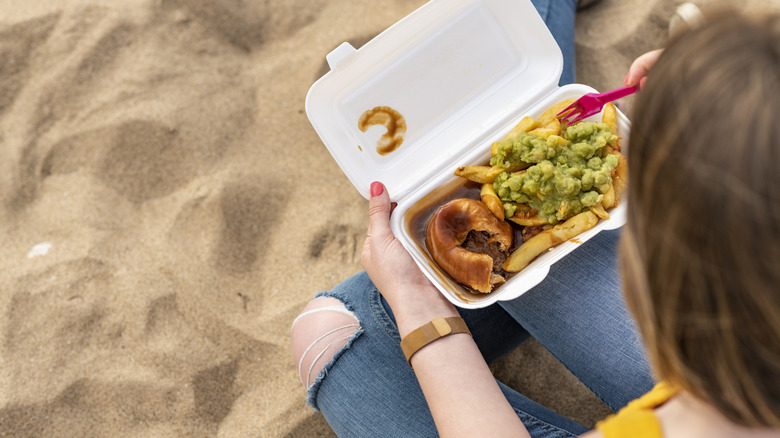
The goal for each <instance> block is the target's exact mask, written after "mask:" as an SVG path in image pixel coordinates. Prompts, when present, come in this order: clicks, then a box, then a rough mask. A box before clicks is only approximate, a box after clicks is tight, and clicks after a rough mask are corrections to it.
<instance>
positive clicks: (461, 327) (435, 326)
mask: <svg viewBox="0 0 780 438" xmlns="http://www.w3.org/2000/svg"><path fill="white" fill-rule="evenodd" d="M455 333H468V334H469V335H471V332H470V331H469V328H468V327H467V326H466V321H464V320H463V318H461V317H460V316H451V317H449V318H443V317H438V318H434V319H433V320H431V321H429V322H428V323H426V324H423V325H422V326H420V327H418V328H416V329H414V330H413V331H412V332H411V333H409V334H408V335H406V336H404V338H403V339H402V340H401V350H402V351H403V352H404V356H406V361H407V362H408V363H409V366H412V362H411V360H412V356H413V355H414V354H415V353H417V352H418V351H419V350H420V349H421V348H423V347H425V346H426V345H428V344H430V343H431V342H433V341H435V340H437V339H440V338H443V337H445V336H449V335H452V334H455Z"/></svg>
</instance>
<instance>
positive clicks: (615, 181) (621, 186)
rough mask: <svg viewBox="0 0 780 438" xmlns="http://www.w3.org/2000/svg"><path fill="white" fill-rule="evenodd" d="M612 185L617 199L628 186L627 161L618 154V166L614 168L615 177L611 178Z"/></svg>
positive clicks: (623, 156)
mask: <svg viewBox="0 0 780 438" xmlns="http://www.w3.org/2000/svg"><path fill="white" fill-rule="evenodd" d="M612 185H613V186H614V187H615V193H616V197H617V198H618V199H619V198H620V194H621V193H623V190H625V189H626V186H627V185H628V160H627V159H626V156H625V155H623V154H621V153H618V165H617V167H616V168H615V176H614V177H613V178H612Z"/></svg>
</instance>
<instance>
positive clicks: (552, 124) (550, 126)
mask: <svg viewBox="0 0 780 438" xmlns="http://www.w3.org/2000/svg"><path fill="white" fill-rule="evenodd" d="M543 128H544V129H553V130H555V131H556V134H560V132H561V121H560V120H558V119H552V121H551V122H550V123H548V124H546V125H544V126H543Z"/></svg>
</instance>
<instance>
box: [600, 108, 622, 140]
mask: <svg viewBox="0 0 780 438" xmlns="http://www.w3.org/2000/svg"><path fill="white" fill-rule="evenodd" d="M601 122H602V123H606V124H607V125H609V129H611V130H612V133H613V134H615V135H617V136H618V139H617V141H616V142H615V147H614V148H612V147H608V149H610V150H608V151H607V153H612V152H613V151H615V152H620V149H621V147H620V135H619V134H618V125H617V108H615V105H614V104H613V103H612V102H608V103H607V104H606V105H604V113H603V114H602V115H601Z"/></svg>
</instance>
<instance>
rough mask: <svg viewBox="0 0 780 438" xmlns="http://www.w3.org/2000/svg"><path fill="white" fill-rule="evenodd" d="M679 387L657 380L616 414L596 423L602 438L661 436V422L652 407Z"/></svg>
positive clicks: (660, 402)
mask: <svg viewBox="0 0 780 438" xmlns="http://www.w3.org/2000/svg"><path fill="white" fill-rule="evenodd" d="M678 392H679V389H678V388H676V387H673V386H672V385H670V384H669V383H667V382H663V381H662V382H659V383H658V384H657V385H655V387H654V388H653V389H651V390H650V392H648V393H647V394H645V395H643V396H642V397H639V398H638V399H636V400H634V401H632V402H630V403H629V404H627V405H626V407H624V408H623V409H621V410H619V411H618V412H617V413H616V414H613V415H610V416H609V417H607V418H605V419H604V420H602V421H599V422H598V423H596V429H598V430H599V431H600V432H601V433H602V434H603V435H604V438H623V437H632V438H663V436H664V434H663V431H662V430H661V423H660V422H659V421H658V418H657V417H656V416H655V412H654V411H653V409H655V408H657V407H658V406H661V405H662V404H664V403H666V402H667V401H668V400H669V399H670V398H672V397H674V395H675V394H677V393H678Z"/></svg>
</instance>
